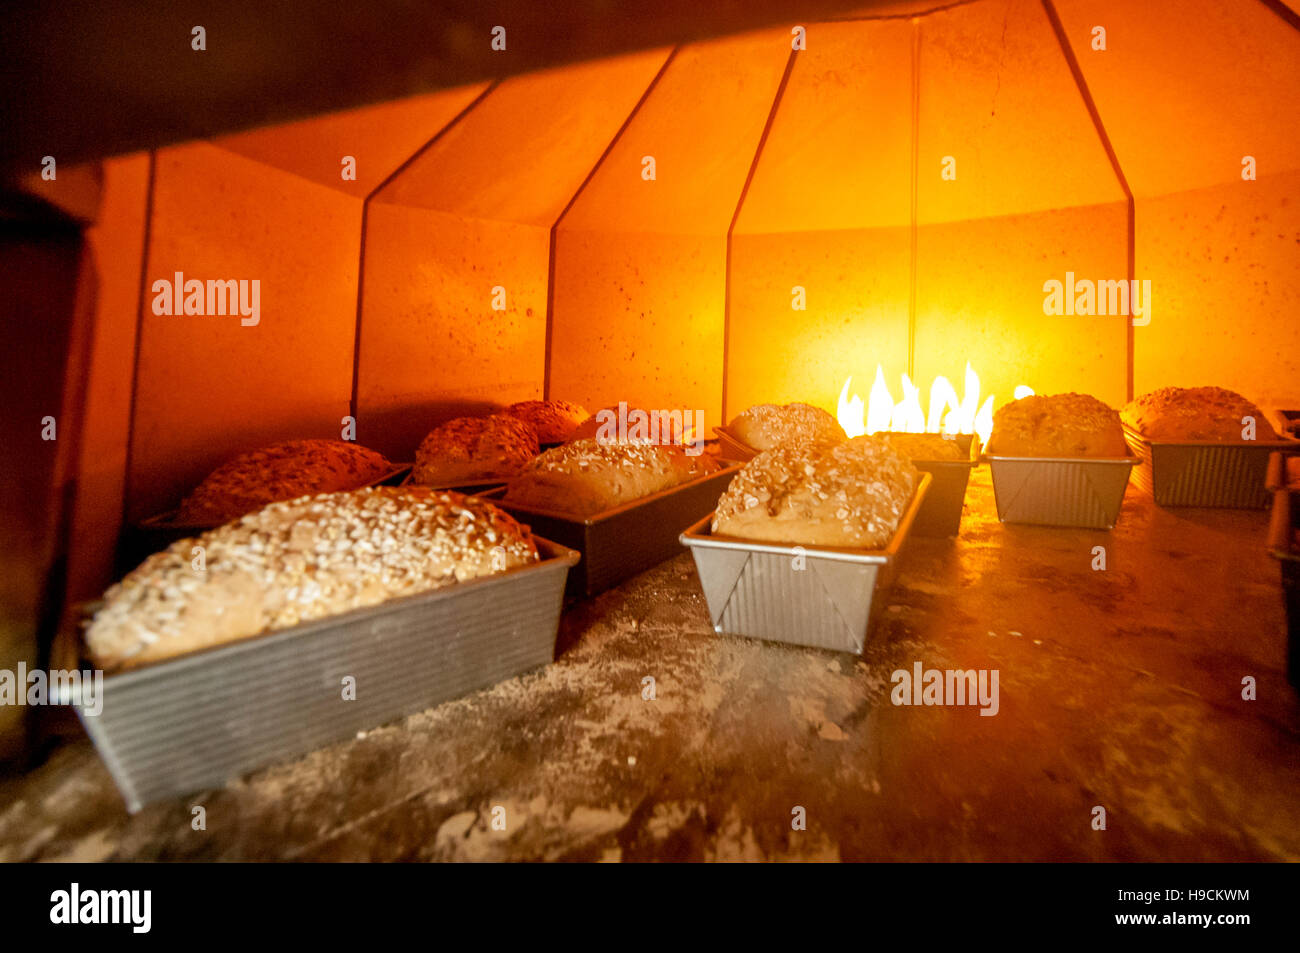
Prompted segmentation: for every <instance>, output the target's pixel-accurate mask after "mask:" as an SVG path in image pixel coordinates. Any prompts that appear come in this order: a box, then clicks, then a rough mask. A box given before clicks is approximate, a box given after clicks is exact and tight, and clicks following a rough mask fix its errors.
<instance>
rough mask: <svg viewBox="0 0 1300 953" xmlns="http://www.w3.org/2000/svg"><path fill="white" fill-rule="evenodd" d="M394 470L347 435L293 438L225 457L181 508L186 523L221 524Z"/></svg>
mask: <svg viewBox="0 0 1300 953" xmlns="http://www.w3.org/2000/svg"><path fill="white" fill-rule="evenodd" d="M392 472H393V465H392V464H391V463H389V462H388V460H387V459H385V458H384V455H383V454H381V453H376V452H375V451H374V450H367V449H366V448H365V447H359V446H357V445H356V444H355V443H349V442H347V441H345V440H289V441H286V442H284V443H277V444H275V445H274V446H270V447H263V448H262V449H260V450H251V451H249V452H248V453H241V454H240V455H239V456H237V457H235V458H233V459H231V460H229V461H227V462H226V463H223V464H222V465H221V466H219V467H217V469H215V470H213V471H212V472H211V473H210V474H208V475H207V476H206V477H205V478H204V479H203V482H202V483H200V484H199V485H198V486H197V487H195V488H194V491H193V492H192V493H190V495H189V496H187V497H186V498H185V499H184V500H183V501H182V502H181V505H180V509H179V510H178V511H177V514H176V519H177V521H178V522H181V523H189V524H196V525H200V526H203V525H212V526H215V525H218V524H220V523H225V522H226V521H228V520H232V519H236V518H238V517H240V516H243V515H244V514H245V513H251V512H252V511H253V510H256V509H259V508H261V507H263V506H265V505H266V504H268V503H274V502H276V501H278V500H292V499H294V498H296V497H299V496H305V495H306V494H308V493H332V492H335V491H339V490H355V489H357V488H358V487H362V486H365V485H366V484H368V483H373V482H374V481H375V480H378V479H381V478H382V477H384V476H386V475H388V474H389V473H392Z"/></svg>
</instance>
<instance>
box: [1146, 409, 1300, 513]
mask: <svg viewBox="0 0 1300 953" xmlns="http://www.w3.org/2000/svg"><path fill="white" fill-rule="evenodd" d="M1124 439H1125V440H1126V441H1127V442H1128V445H1129V447H1130V448H1132V450H1133V452H1134V453H1135V454H1137V456H1138V461H1139V465H1138V468H1137V470H1136V471H1135V473H1134V474H1133V481H1134V482H1135V483H1136V484H1137V485H1138V486H1140V487H1141V488H1142V489H1144V490H1146V491H1147V492H1148V493H1150V494H1151V495H1152V496H1153V497H1155V501H1156V503H1157V504H1159V505H1160V506H1216V507H1227V508H1234V509H1254V510H1258V509H1263V508H1264V507H1266V506H1268V500H1269V497H1268V490H1267V488H1266V487H1265V485H1264V478H1265V473H1266V471H1267V470H1268V457H1269V454H1270V453H1273V452H1274V451H1276V450H1286V449H1291V450H1294V449H1296V448H1297V446H1300V444H1297V443H1296V441H1294V440H1246V441H1242V442H1240V443H1219V442H1215V441H1209V440H1185V441H1179V442H1173V441H1167V440H1148V439H1147V438H1146V437H1144V436H1142V435H1141V434H1140V433H1138V432H1137V431H1136V430H1134V429H1133V428H1132V427H1129V426H1128V425H1127V424H1125V426H1124Z"/></svg>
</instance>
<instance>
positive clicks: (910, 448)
mask: <svg viewBox="0 0 1300 953" xmlns="http://www.w3.org/2000/svg"><path fill="white" fill-rule="evenodd" d="M875 436H877V437H879V438H880V439H882V440H884V441H885V442H886V443H888V444H889V445H890V446H891V447H893V448H894V449H895V450H897V451H898V452H899V453H901V454H902V455H903V456H905V457H907V458H908V459H909V460H961V459H964V458H965V456H966V455H965V454H964V453H962V452H961V447H959V446H958V445H957V441H956V440H949V439H948V438H947V437H945V436H943V435H942V434H937V433H894V432H892V431H887V432H885V433H878V434H876V435H875ZM853 439H854V440H861V439H862V438H861V437H854V438H853Z"/></svg>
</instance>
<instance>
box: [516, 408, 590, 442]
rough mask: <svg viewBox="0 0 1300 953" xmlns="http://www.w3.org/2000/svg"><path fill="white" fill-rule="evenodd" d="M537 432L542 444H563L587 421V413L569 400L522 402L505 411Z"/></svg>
mask: <svg viewBox="0 0 1300 953" xmlns="http://www.w3.org/2000/svg"><path fill="white" fill-rule="evenodd" d="M505 412H506V413H507V414H509V415H510V416H511V417H518V418H519V419H520V420H522V421H523V422H524V423H526V424H528V425H529V426H531V427H532V428H533V430H534V431H536V432H537V439H538V441H539V442H541V443H563V442H564V441H565V440H568V439H569V435H570V434H572V433H573V431H574V429H575V428H576V427H577V426H578V425H579V424H581V423H582V422H583V421H584V420H586V419H587V411H586V410H585V409H584V408H583V407H582V406H581V405H579V404H574V403H570V402H569V401H567V400H521V401H519V402H518V403H516V404H511V405H510V406H509V407H507V408H506V409H505Z"/></svg>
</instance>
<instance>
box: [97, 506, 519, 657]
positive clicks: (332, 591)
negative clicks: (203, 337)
mask: <svg viewBox="0 0 1300 953" xmlns="http://www.w3.org/2000/svg"><path fill="white" fill-rule="evenodd" d="M196 546H198V547H202V551H203V564H202V568H201V569H196V565H195V562H194V560H195V558H196V557H195V555H194V552H193V550H194V547H196ZM537 558H538V555H537V548H536V546H535V545H534V543H533V541H532V537H531V536H530V535H529V533H528V530H527V528H526V527H523V526H520V525H519V524H518V523H516V522H515V520H514V519H513V518H511V517H510V516H509V515H508V514H506V513H504V512H502V511H501V510H499V509H497V508H496V507H494V506H492V505H491V504H490V503H487V502H485V501H482V500H479V499H476V498H472V497H465V496H462V495H460V494H459V493H447V492H443V493H439V492H435V491H433V490H428V489H425V488H423V487H371V488H367V489H362V490H356V491H353V492H350V493H326V494H318V495H316V496H306V497H302V498H300V499H296V500H291V501H288V502H281V503H272V504H271V505H269V506H266V507H264V508H263V509H261V510H258V511H257V512H255V513H251V514H249V515H247V516H245V517H244V518H243V519H240V520H238V521H236V522H233V523H227V524H226V525H225V526H221V527H219V528H217V529H214V530H209V531H208V532H206V533H203V534H202V535H200V536H198V537H196V538H193V539H184V540H181V541H179V542H177V543H175V544H173V545H172V546H171V547H170V548H168V549H166V550H164V551H163V552H160V553H155V554H154V555H152V556H150V557H149V558H148V559H146V560H145V561H144V562H143V563H141V564H140V566H139V567H138V568H136V569H135V570H134V571H133V572H131V573H130V574H129V575H127V576H126V578H125V579H123V580H122V581H121V582H120V583H117V584H116V585H114V586H112V587H111V588H110V589H109V590H108V592H107V593H105V595H104V606H103V608H101V609H100V610H99V611H98V612H97V613H96V614H95V617H94V619H93V620H92V621H91V623H90V626H89V627H88V629H87V631H86V646H87V649H88V650H89V653H90V656H91V658H92V659H93V660H94V662H95V664H96V665H97V666H99V667H101V668H104V669H119V668H130V667H134V666H137V665H141V664H144V663H146V662H152V661H156V660H159V659H164V658H168V657H171V656H174V655H180V654H182V653H185V652H191V651H194V650H196V649H202V648H208V647H210V646H213V645H217V644H220V643H223V642H231V641H234V640H237V639H243V638H247V637H249V636H253V635H258V634H260V633H263V632H270V631H274V630H277V629H284V628H287V627H289V626H293V625H297V624H298V623H299V622H306V621H309V620H311V619H321V618H325V617H327V616H332V615H336V614H338V613H341V612H347V611H348V610H350V609H359V608H361V607H363V606H373V605H376V604H378V603H380V602H384V601H385V600H387V599H392V598H396V597H398V596H408V595H413V594H415V593H418V592H424V591H426V590H429V589H436V588H439V587H441V586H447V585H451V584H453V583H456V582H463V581H465V580H468V579H473V578H475V577H478V576H484V575H488V574H490V573H493V572H503V571H505V570H506V569H510V568H513V567H515V566H522V565H526V564H528V563H531V562H535V561H536V560H537Z"/></svg>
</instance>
